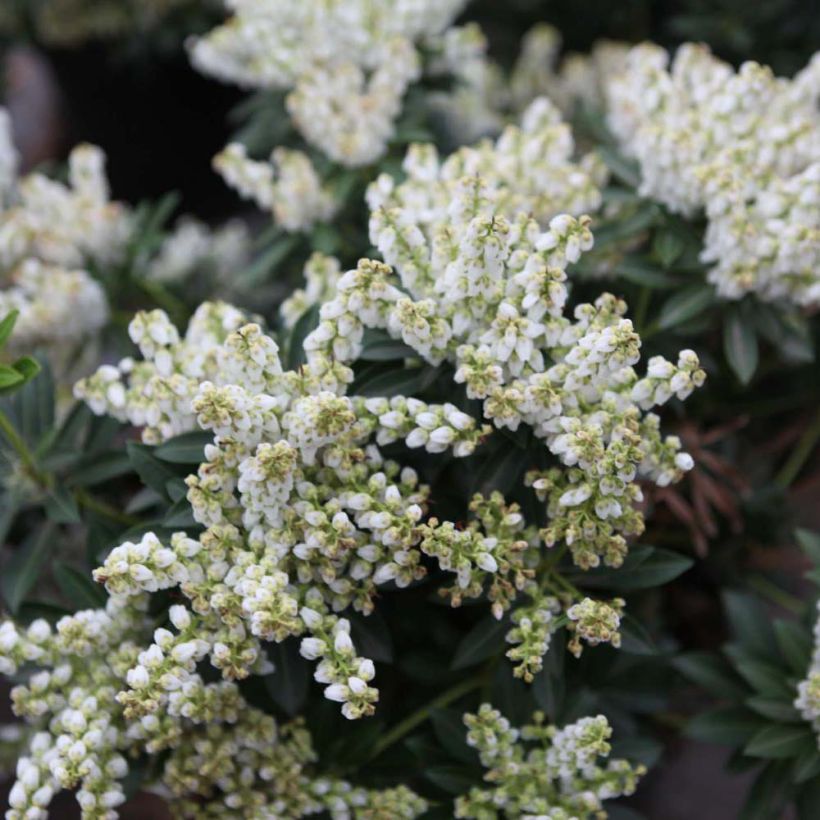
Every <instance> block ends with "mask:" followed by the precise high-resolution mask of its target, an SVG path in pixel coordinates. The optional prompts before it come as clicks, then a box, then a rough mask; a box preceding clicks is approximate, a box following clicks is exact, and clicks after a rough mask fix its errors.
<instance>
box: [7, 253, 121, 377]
mask: <svg viewBox="0 0 820 820" xmlns="http://www.w3.org/2000/svg"><path fill="white" fill-rule="evenodd" d="M4 284H5V289H3V290H0V316H5V315H6V314H7V313H8V312H9V311H11V310H18V311H20V315H19V318H18V320H17V323H16V324H15V328H14V335H13V337H12V339H11V345H12V347H13V349H14V350H16V351H21V352H22V351H30V350H32V349H34V348H36V347H40V346H44V347H46V348H47V349H49V351H50V352H51V353H52V363H54V359H55V358H56V359H58V360H64V359H68V360H70V359H71V357H72V356H76V350H75V347H76V345H77V344H78V343H79V342H81V341H82V340H83V339H87V338H90V337H93V336H94V335H95V334H96V333H97V332H98V331H99V330H100V329H101V328H102V327H104V326H105V324H106V322H107V321H108V301H107V300H106V297H105V291H104V290H103V289H102V287H101V286H100V284H99V283H98V282H97V281H95V280H94V279H92V278H91V276H90V275H89V274H88V273H87V272H86V271H84V270H67V269H65V268H62V267H59V266H56V265H50V264H47V263H45V262H41V261H40V260H38V259H26V260H24V261H22V262H20V263H18V264H17V265H15V266H14V267H13V268H11V269H10V271H9V272H8V273H7V274H6V276H5V283H4ZM66 363H67V364H68V363H70V362H69V361H67V362H66Z"/></svg>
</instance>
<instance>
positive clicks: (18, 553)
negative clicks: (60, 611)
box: [0, 522, 54, 614]
mask: <svg viewBox="0 0 820 820" xmlns="http://www.w3.org/2000/svg"><path fill="white" fill-rule="evenodd" d="M53 543H54V525H53V524H52V523H51V522H47V523H46V524H44V525H43V526H42V527H41V528H40V530H39V531H38V532H35V533H32V534H30V535H29V536H28V538H27V539H26V540H25V541H24V542H23V543H22V545H21V546H19V547H18V548H17V549H16V550H15V551H14V553H13V555H12V556H11V558H10V559H9V560H8V561H7V562H6V564H5V566H4V567H3V573H2V578H0V589H2V591H3V598H4V599H5V601H6V604H7V606H8V608H9V610H11V612H12V614H14V613H16V612H17V610H18V609H19V608H20V605H21V604H22V603H23V601H24V599H25V597H26V595H28V593H29V592H30V591H31V589H32V588H33V587H34V584H35V583H37V579H38V578H39V577H40V574H41V573H42V571H43V570H44V569H45V566H46V559H47V557H48V553H49V551H50V550H51V548H52V546H53Z"/></svg>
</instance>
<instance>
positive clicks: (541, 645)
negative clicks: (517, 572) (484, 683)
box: [506, 582, 561, 683]
mask: <svg viewBox="0 0 820 820" xmlns="http://www.w3.org/2000/svg"><path fill="white" fill-rule="evenodd" d="M524 591H525V592H526V593H527V594H528V595H529V597H530V601H529V602H528V603H524V604H520V605H519V606H518V607H517V608H516V609H515V611H514V612H513V614H512V620H513V624H514V626H513V628H512V629H511V630H510V631H509V632H508V633H507V635H506V641H507V643H510V644H512V648H511V649H509V650H507V653H506V654H507V657H508V658H509V659H510V660H511V661H512V662H513V664H514V666H513V674H514V675H515V677H517V678H523V679H524V680H525V681H526V682H527V683H532V681H533V679H534V678H535V676H536V675H537V674H538V672H540V671H541V669H542V667H543V665H544V656H545V655H546V654H547V651H548V650H549V648H550V643H551V641H552V633H553V632H554V631H555V630H556V629H557V628H558V625H559V621H558V615H559V613H560V612H561V603H560V601H559V599H558V598H557V597H555V596H553V595H547V594H546V593H545V592H544V591H543V590H542V589H541V588H540V587H539V586H538V584H537V583H535V582H530V583H528V584H527V585H526V586H525V588H524Z"/></svg>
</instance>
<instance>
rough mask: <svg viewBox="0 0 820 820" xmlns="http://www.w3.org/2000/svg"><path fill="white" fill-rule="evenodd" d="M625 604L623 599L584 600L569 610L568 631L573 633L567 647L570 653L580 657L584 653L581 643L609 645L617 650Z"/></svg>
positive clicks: (619, 642)
mask: <svg viewBox="0 0 820 820" xmlns="http://www.w3.org/2000/svg"><path fill="white" fill-rule="evenodd" d="M625 603H626V602H625V601H624V600H623V599H622V598H614V599H613V600H612V601H609V602H607V601H593V600H592V599H591V598H584V599H583V600H582V601H580V602H579V603H577V604H573V605H572V606H571V607H570V608H569V609H568V610H567V618H569V625H568V629H569V631H570V632H571V633H572V640H570V642H569V644H568V645H567V648H568V649H569V651H570V652H572V654H573V655H575V657H576V658H577V657H579V656H580V655H581V652H582V647H581V641H585V642H586V643H588V644H589V645H590V646H596V645H597V644H599V643H609V644H612V646H614V647H616V648H617V647H619V646H620V645H621V635H620V633H619V632H618V627H619V626H620V625H621V615H622V614H623V609H624V605H625Z"/></svg>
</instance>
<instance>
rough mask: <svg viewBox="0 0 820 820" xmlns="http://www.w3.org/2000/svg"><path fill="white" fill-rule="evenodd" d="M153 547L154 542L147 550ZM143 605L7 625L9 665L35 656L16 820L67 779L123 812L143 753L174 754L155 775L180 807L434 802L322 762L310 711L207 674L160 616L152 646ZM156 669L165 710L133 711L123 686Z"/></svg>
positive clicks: (123, 602) (294, 811) (97, 802)
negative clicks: (287, 708) (271, 707)
mask: <svg viewBox="0 0 820 820" xmlns="http://www.w3.org/2000/svg"><path fill="white" fill-rule="evenodd" d="M130 547H131V548H134V547H135V545H130ZM157 558H158V555H157V550H154V555H153V556H152V558H151V559H150V560H155V561H156V559H157ZM143 560H144V561H149V557H148V556H145V557H143ZM132 566H136V564H132ZM147 603H148V600H147V597H146V596H145V595H141V594H137V595H134V596H132V597H130V598H127V599H126V598H124V597H123V596H120V595H114V596H113V597H112V598H110V599H109V601H108V603H107V605H106V608H105V609H98V610H83V611H81V612H77V613H75V614H74V615H71V616H65V617H63V618H62V619H60V620H59V621H58V622H57V624H56V627H55V628H52V627H50V626H49V625H48V623H47V622H45V621H43V620H37V621H34V622H33V623H32V624H31V625H30V626H29V627H28V628H27V629H25V630H22V629H20V628H18V627H17V626H16V625H15V624H14V623H13V622H11V621H6V622H3V623H2V624H0V671H2V672H3V673H4V674H14V673H15V672H16V671H17V670H18V668H20V667H21V666H22V665H24V664H26V665H28V664H30V665H33V666H35V667H38V668H39V671H36V672H34V673H32V674H30V675H29V676H28V677H27V680H26V682H25V683H24V684H20V685H18V686H15V687H14V689H13V690H12V703H13V708H14V711H15V713H16V714H17V715H18V716H19V717H21V718H23V719H24V720H25V721H26V723H27V724H29V726H28V729H29V732H28V738H27V741H26V745H25V747H24V752H23V754H22V755H21V756H20V757H19V759H18V762H17V767H16V781H15V783H14V785H13V787H12V790H11V793H10V795H9V804H10V808H9V810H8V812H7V813H6V817H7V818H8V820H38V818H41V819H42V820H45V818H46V817H47V816H48V806H49V804H50V803H51V800H52V798H53V797H54V795H55V794H56V793H57V792H59V791H61V790H63V789H71V790H76V799H77V802H78V803H79V805H80V813H81V816H82V818H83V820H114V818H116V817H117V816H118V807H119V806H120V805H121V804H122V803H123V802H125V791H124V781H125V778H126V776H127V775H128V772H129V762H128V761H129V760H130V759H133V758H135V757H137V756H138V755H140V754H142V753H145V752H147V753H149V754H152V755H159V754H160V753H164V754H163V756H162V763H161V765H160V767H159V769H158V771H155V772H154V774H153V776H152V777H153V779H149V781H148V782H147V783H146V784H145V785H146V786H148V787H149V788H156V789H158V790H160V791H161V792H162V793H163V794H164V796H165V797H166V799H167V800H168V801H169V803H170V808H171V810H172V812H173V813H174V814H175V816H179V817H186V818H189V817H190V818H201V817H226V818H228V817H251V816H254V817H293V818H297V817H304V816H308V815H313V814H316V813H319V812H322V811H327V812H328V813H329V814H330V816H331V817H333V818H337V820H346V818H350V817H368V816H385V817H405V818H414V817H417V816H418V815H420V814H422V813H423V812H424V811H425V809H426V803H425V801H424V800H423V799H422V798H420V797H418V796H417V795H415V794H414V793H413V792H411V791H410V790H409V789H407V788H406V787H404V786H398V787H395V788H386V789H363V788H359V787H356V786H353V785H352V784H351V783H349V782H348V781H345V780H341V779H338V778H336V777H329V776H324V775H322V774H321V773H320V772H318V771H317V770H316V761H317V756H316V754H315V752H314V750H313V747H312V740H311V737H310V734H309V733H308V732H307V730H306V729H305V728H304V726H303V725H302V724H301V722H300V721H294V722H292V723H289V724H286V725H283V726H279V725H277V723H276V721H275V720H274V719H273V718H272V717H271V716H270V715H267V714H264V713H263V712H261V711H259V710H258V709H256V708H254V707H252V706H251V705H250V704H249V703H248V702H247V701H246V700H245V699H244V698H243V696H242V695H241V693H240V692H239V689H238V687H237V686H236V684H235V683H231V682H226V681H220V682H216V683H206V682H205V681H204V680H203V679H202V678H201V677H200V676H199V675H198V674H196V673H195V672H194V671H193V668H194V667H193V661H194V660H195V659H196V658H197V657H198V647H197V646H196V643H197V639H195V638H193V639H189V640H188V641H187V642H184V641H183V642H180V641H179V640H178V639H175V637H174V635H173V633H172V632H171V631H170V630H168V629H165V628H159V629H156V630H154V644H153V645H152V646H151V647H150V648H148V649H143V648H142V647H144V646H145V644H146V643H147V641H148V640H150V635H151V619H150V618H149V617H148V616H147ZM169 619H170V624H169V626H172V627H173V628H174V629H177V630H179V632H180V634H182V635H186V636H187V635H190V634H192V631H195V630H196V627H197V625H196V624H195V622H194V620H193V618H192V617H191V615H190V614H189V613H188V611H187V610H186V609H185V607H184V606H179V605H175V606H172V607H171V609H170V612H169ZM339 643H341V642H339ZM192 644H193V645H192ZM161 647H164V652H165V653H167V657H165V656H163V649H162V648H161ZM343 648H344V647H342V649H343ZM135 663H137V666H134V664H135ZM157 667H162V668H163V670H164V673H163V685H164V686H165V687H166V688H167V689H168V690H169V694H168V698H167V701H166V704H165V706H166V708H165V709H164V710H162V711H157V712H144V711H138V710H136V711H135V710H133V709H131V708H130V707H131V706H132V705H133V704H131V703H130V702H129V700H128V699H127V698H123V697H121V696H117V692H118V691H120V690H122V689H123V688H124V687H125V686H126V683H127V685H129V686H135V687H137V689H138V690H139V691H142V690H144V689H145V688H146V686H148V684H147V682H146V681H145V679H144V678H145V677H146V676H147V674H148V673H147V670H148V669H155V668H157ZM140 670H142V671H140ZM368 812H370V813H372V814H369V813H368Z"/></svg>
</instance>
